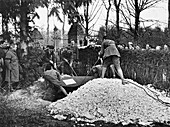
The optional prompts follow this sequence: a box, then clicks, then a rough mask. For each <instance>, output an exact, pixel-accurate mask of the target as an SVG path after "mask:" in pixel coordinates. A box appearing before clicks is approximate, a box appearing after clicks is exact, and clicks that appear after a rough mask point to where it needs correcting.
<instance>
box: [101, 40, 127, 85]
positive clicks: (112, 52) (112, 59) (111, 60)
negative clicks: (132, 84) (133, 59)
mask: <svg viewBox="0 0 170 127" xmlns="http://www.w3.org/2000/svg"><path fill="white" fill-rule="evenodd" d="M99 55H100V57H102V58H103V66H102V75H101V77H102V78H104V76H105V72H106V69H107V68H108V67H109V66H110V67H111V70H112V72H113V77H115V69H116V71H117V74H118V75H119V76H120V78H121V79H122V83H123V84H125V80H124V76H123V72H122V69H121V67H120V53H119V51H118V49H117V47H116V44H115V42H114V41H113V40H109V39H105V40H104V41H103V43H102V45H101V51H100V54H99Z"/></svg>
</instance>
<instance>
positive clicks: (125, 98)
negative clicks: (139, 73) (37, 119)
mask: <svg viewBox="0 0 170 127" xmlns="http://www.w3.org/2000/svg"><path fill="white" fill-rule="evenodd" d="M131 82H132V81H131ZM138 86H140V85H139V84H138ZM138 86H136V85H134V84H131V83H129V84H127V85H122V84H121V80H120V79H94V80H92V81H89V82H88V83H86V84H85V85H83V86H81V87H80V88H79V89H78V90H76V91H74V92H72V93H71V94H69V95H68V96H67V97H65V98H63V99H61V100H58V101H57V102H54V103H52V104H50V106H49V107H48V108H49V111H50V112H51V114H52V115H53V116H54V117H55V118H59V119H61V118H63V116H68V115H70V116H71V117H72V118H73V119H81V120H85V121H89V122H94V121H98V120H104V121H106V122H112V123H120V122H121V123H125V124H128V123H136V122H138V123H148V122H153V121H156V122H164V121H170V107H167V106H165V105H163V104H161V103H160V102H157V101H156V100H154V99H153V98H152V97H150V96H148V94H147V93H146V91H144V90H143V89H141V88H140V87H138ZM141 87H142V86H141Z"/></svg>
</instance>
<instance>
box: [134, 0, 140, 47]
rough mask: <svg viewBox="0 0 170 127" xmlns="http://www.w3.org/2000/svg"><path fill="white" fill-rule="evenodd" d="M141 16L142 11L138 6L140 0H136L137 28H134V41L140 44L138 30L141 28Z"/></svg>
mask: <svg viewBox="0 0 170 127" xmlns="http://www.w3.org/2000/svg"><path fill="white" fill-rule="evenodd" d="M139 18H140V11H139V7H138V0H135V30H134V42H135V44H138V30H139V23H140V21H139Z"/></svg>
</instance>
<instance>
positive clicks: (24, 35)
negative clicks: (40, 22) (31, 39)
mask: <svg viewBox="0 0 170 127" xmlns="http://www.w3.org/2000/svg"><path fill="white" fill-rule="evenodd" d="M20 15H21V18H20V36H21V40H22V41H23V40H24V41H25V40H26V39H27V27H28V21H27V3H26V2H23V1H21V12H20Z"/></svg>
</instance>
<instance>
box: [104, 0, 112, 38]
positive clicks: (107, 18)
mask: <svg viewBox="0 0 170 127" xmlns="http://www.w3.org/2000/svg"><path fill="white" fill-rule="evenodd" d="M108 2H109V7H108V8H107V14H106V22H105V26H106V35H107V32H108V23H109V13H110V9H111V0H108Z"/></svg>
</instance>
